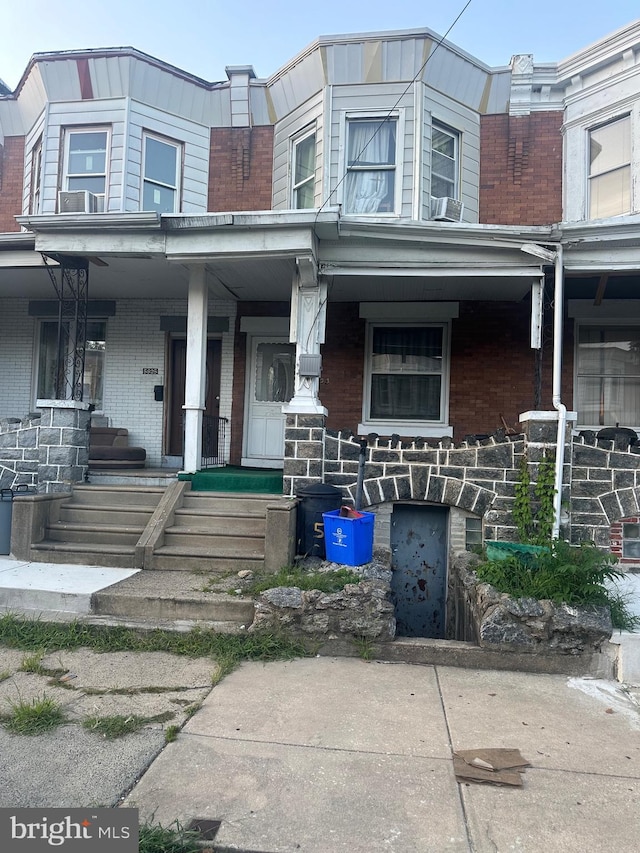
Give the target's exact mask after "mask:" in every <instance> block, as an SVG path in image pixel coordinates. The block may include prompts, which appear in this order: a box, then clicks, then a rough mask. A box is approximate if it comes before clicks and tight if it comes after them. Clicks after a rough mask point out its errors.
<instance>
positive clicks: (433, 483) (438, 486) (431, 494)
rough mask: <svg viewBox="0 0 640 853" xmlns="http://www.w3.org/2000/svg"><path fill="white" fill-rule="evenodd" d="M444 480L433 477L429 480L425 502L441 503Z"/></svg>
mask: <svg viewBox="0 0 640 853" xmlns="http://www.w3.org/2000/svg"><path fill="white" fill-rule="evenodd" d="M445 482H446V481H445V479H444V478H443V477H434V476H433V475H432V476H431V477H430V478H429V488H428V491H427V500H428V501H433V502H434V503H442V499H443V497H444V486H445Z"/></svg>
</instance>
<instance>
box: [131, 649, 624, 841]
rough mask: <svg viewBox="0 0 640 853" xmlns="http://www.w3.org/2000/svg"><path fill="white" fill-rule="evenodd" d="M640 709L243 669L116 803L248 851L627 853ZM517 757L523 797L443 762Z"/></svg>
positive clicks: (483, 677) (510, 682) (340, 674)
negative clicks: (502, 752)
mask: <svg viewBox="0 0 640 853" xmlns="http://www.w3.org/2000/svg"><path fill="white" fill-rule="evenodd" d="M639 711H640V709H639V708H638V706H637V705H635V704H634V703H633V702H632V701H631V699H630V698H629V697H628V696H627V695H625V694H624V692H623V691H621V690H620V688H619V687H617V686H615V685H613V684H612V683H610V682H597V681H593V680H584V679H567V678H566V677H563V676H554V675H533V674H530V673H507V672H495V671H482V672H480V671H476V670H468V669H454V668H450V667H431V666H412V665H407V664H381V663H374V662H371V663H367V662H364V661H361V660H354V659H336V658H312V659H304V660H296V661H291V662H286V663H270V664H266V665H263V664H257V663H254V664H244V665H243V666H241V667H240V669H239V670H237V671H236V672H234V673H232V674H231V675H230V676H228V677H227V678H225V679H224V680H223V681H222V682H221V683H220V684H219V685H218V686H217V687H216V688H215V689H214V690H213V691H212V692H211V693H210V694H209V696H208V697H207V699H205V701H204V704H203V706H202V708H201V709H200V710H199V711H198V713H197V714H196V715H195V716H194V717H193V718H192V719H190V720H189V721H188V722H187V724H186V726H185V727H184V729H183V730H182V732H181V733H180V735H179V736H178V739H177V740H176V741H175V742H174V743H170V744H169V745H168V746H167V747H166V748H165V749H164V750H163V752H162V753H161V754H160V755H159V756H158V758H157V759H156V761H154V762H153V764H152V765H151V767H150V768H149V770H148V771H147V772H146V773H145V774H144V776H143V777H142V778H141V780H140V781H139V782H138V784H137V785H136V786H135V787H134V788H133V790H132V791H131V793H130V794H129V796H128V797H127V798H126V800H125V801H124V805H126V806H137V807H138V808H140V810H141V815H142V816H143V817H146V818H151V817H153V819H154V820H156V821H157V822H160V823H169V822H171V821H173V820H176V819H178V820H179V821H180V822H181V823H183V824H186V823H188V822H189V821H190V820H191V819H192V818H202V819H209V820H220V821H222V824H221V827H220V830H219V831H218V834H217V836H216V844H217V845H219V847H218V846H217V847H216V849H221V850H250V851H260V853H263V851H265V853H294V851H304V853H375V852H376V851H394V853H428V851H434V853H440V851H446V850H452V851H478V853H484V851H487V853H489V851H491V853H495V851H500V852H501V853H502V851H508V850H522V851H527V853H538V851H540V853H542V851H544V853H548V851H554V853H555V851H575V853H584V851H585V850H590V851H603V852H604V851H607V853H609V851H612V850H615V851H618V853H622V851H628V853H632V851H633V853H635V851H637V850H638V848H639V844H640V713H639ZM476 747H515V748H517V749H519V750H520V751H521V752H522V754H523V756H524V757H525V758H526V759H527V760H528V761H529V762H530V763H531V767H529V768H527V770H526V772H525V773H524V777H523V779H524V787H523V788H521V789H507V788H499V787H494V786H490V785H479V784H464V783H463V784H459V783H458V782H456V780H455V777H454V774H453V767H452V752H453V750H456V749H468V748H476Z"/></svg>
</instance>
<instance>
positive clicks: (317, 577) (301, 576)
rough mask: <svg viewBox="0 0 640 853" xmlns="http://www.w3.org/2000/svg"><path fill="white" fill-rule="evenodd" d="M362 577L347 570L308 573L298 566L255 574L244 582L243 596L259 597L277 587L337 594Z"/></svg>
mask: <svg viewBox="0 0 640 853" xmlns="http://www.w3.org/2000/svg"><path fill="white" fill-rule="evenodd" d="M361 580H362V577H361V576H360V575H358V574H356V573H355V572H351V571H349V569H337V570H336V571H331V572H308V571H305V570H304V569H302V568H300V567H299V566H287V567H285V568H282V569H280V571H278V572H276V573H275V574H274V573H262V572H261V573H257V574H256V575H255V576H254V577H253V578H252V579H251V580H249V581H247V582H245V585H244V586H243V595H251V596H253V595H260V593H261V592H264V591H265V590H266V589H273V588H274V587H277V586H296V587H298V588H299V589H304V590H309V589H318V590H320V592H328V593H329V592H339V591H340V590H341V589H344V587H345V585H346V584H348V583H359V582H360V581H361Z"/></svg>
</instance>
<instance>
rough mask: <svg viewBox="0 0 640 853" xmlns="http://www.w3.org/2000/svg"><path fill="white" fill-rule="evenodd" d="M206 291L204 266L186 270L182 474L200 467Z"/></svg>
mask: <svg viewBox="0 0 640 853" xmlns="http://www.w3.org/2000/svg"><path fill="white" fill-rule="evenodd" d="M208 302H209V291H208V289H207V282H206V271H205V267H204V265H197V266H191V267H190V268H189V297H188V304H187V368H186V377H185V384H184V388H185V391H184V406H183V407H182V408H183V409H184V471H185V472H186V473H187V474H195V472H196V471H197V470H198V469H199V468H200V466H201V464H202V413H203V412H204V408H205V399H204V395H205V382H206V369H207V309H208Z"/></svg>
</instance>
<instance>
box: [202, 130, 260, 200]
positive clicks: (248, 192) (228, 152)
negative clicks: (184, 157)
mask: <svg viewBox="0 0 640 853" xmlns="http://www.w3.org/2000/svg"><path fill="white" fill-rule="evenodd" d="M272 179H273V128H272V127H270V126H269V127H214V128H212V130H211V148H210V154H209V197H208V209H209V210H210V211H212V212H217V211H225V210H271V192H272V183H273V180H272Z"/></svg>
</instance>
